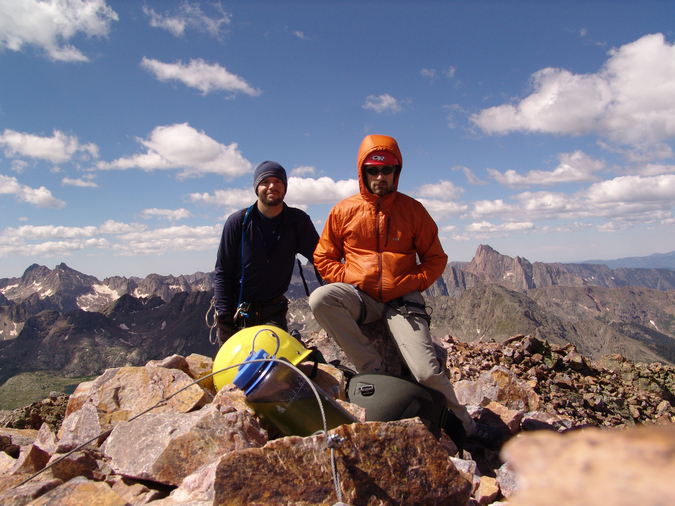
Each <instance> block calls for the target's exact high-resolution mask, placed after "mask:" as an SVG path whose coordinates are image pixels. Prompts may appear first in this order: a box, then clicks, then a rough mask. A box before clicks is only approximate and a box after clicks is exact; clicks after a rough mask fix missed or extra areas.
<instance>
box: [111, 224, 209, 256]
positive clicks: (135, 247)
mask: <svg viewBox="0 0 675 506" xmlns="http://www.w3.org/2000/svg"><path fill="white" fill-rule="evenodd" d="M221 233H222V225H214V226H204V227H187V226H181V227H176V226H173V227H166V228H158V229H155V230H146V231H143V232H142V233H137V232H132V233H129V234H125V235H122V236H119V237H118V242H116V243H114V244H112V245H111V246H110V249H112V250H113V251H115V252H116V253H117V254H119V255H125V256H134V255H163V254H165V253H169V252H172V251H205V250H214V251H215V249H216V248H217V247H218V244H219V242H220V236H221Z"/></svg>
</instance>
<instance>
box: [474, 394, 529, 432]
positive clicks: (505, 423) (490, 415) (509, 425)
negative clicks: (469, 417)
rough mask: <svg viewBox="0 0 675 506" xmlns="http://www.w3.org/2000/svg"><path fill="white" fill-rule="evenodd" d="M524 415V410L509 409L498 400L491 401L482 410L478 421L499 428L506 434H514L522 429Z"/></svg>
mask: <svg viewBox="0 0 675 506" xmlns="http://www.w3.org/2000/svg"><path fill="white" fill-rule="evenodd" d="M524 416H525V413H523V412H522V411H516V410H513V409H509V408H507V407H506V406H504V405H503V404H499V403H498V402H491V403H490V404H488V405H487V406H485V407H484V408H482V409H481V410H480V412H479V413H478V417H477V421H478V422H480V423H484V424H485V425H490V426H492V427H496V428H498V429H499V430H501V431H502V433H503V434H504V435H505V436H512V435H513V434H516V433H517V432H519V431H520V422H521V420H522V419H523V417H524ZM474 417H475V415H474Z"/></svg>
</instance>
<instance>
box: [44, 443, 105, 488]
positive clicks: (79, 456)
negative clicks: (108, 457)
mask: <svg viewBox="0 0 675 506" xmlns="http://www.w3.org/2000/svg"><path fill="white" fill-rule="evenodd" d="M48 465H49V466H51V467H49V469H47V470H46V471H45V472H44V476H45V477H46V478H50V477H51V478H56V479H58V480H61V481H63V482H66V481H68V480H71V479H73V478H76V477H78V476H82V477H85V478H88V479H90V480H96V481H101V480H103V479H104V478H105V472H106V470H107V469H105V466H104V463H103V462H102V461H101V455H100V453H99V452H97V451H95V450H92V449H91V448H83V449H82V450H79V451H76V452H73V453H69V454H67V455H59V454H58V453H57V454H55V455H53V456H52V458H51V459H50V460H49V462H48ZM101 468H104V469H103V470H102V469H101Z"/></svg>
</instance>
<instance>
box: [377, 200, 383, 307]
mask: <svg viewBox="0 0 675 506" xmlns="http://www.w3.org/2000/svg"><path fill="white" fill-rule="evenodd" d="M381 202H382V198H381V197H380V198H379V199H378V201H377V211H376V213H375V237H376V240H377V258H378V262H379V265H378V268H379V280H378V287H377V295H378V302H382V252H381V251H380V203H381Z"/></svg>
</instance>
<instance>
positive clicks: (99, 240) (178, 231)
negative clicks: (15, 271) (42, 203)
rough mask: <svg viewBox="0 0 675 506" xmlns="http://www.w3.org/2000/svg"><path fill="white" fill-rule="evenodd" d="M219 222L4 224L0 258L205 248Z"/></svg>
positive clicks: (215, 237) (216, 235)
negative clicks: (158, 225) (151, 226)
mask: <svg viewBox="0 0 675 506" xmlns="http://www.w3.org/2000/svg"><path fill="white" fill-rule="evenodd" d="M221 232H222V225H214V226H203V227H186V226H182V227H177V226H171V227H165V228H157V229H148V227H146V226H145V225H141V224H138V223H118V222H114V221H112V220H109V221H107V222H105V223H103V224H102V225H100V226H98V227H96V226H88V227H62V226H53V225H48V226H30V225H25V226H22V227H18V228H12V227H8V228H6V229H5V230H4V231H3V232H2V234H0V257H6V256H8V255H22V256H40V257H63V256H68V255H70V254H72V253H73V252H74V251H81V250H88V249H105V250H108V251H112V252H113V253H114V254H116V255H120V256H134V255H145V254H152V255H162V254H164V253H169V252H174V251H206V250H214V249H215V248H217V247H218V242H219V240H220V234H221Z"/></svg>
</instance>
